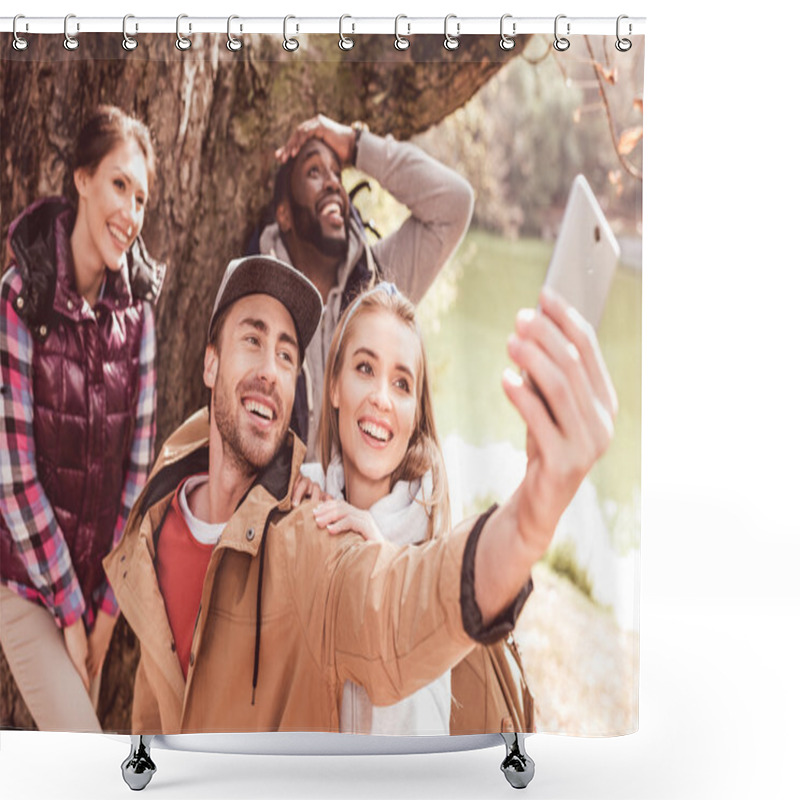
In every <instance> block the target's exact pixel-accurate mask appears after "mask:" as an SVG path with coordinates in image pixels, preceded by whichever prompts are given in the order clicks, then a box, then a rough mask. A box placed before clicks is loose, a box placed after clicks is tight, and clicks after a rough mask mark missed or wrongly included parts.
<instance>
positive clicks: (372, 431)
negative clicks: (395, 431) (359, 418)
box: [358, 422, 392, 442]
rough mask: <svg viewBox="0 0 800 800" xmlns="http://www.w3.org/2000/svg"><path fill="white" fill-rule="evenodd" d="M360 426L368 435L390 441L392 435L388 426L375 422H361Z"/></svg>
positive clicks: (382, 440)
mask: <svg viewBox="0 0 800 800" xmlns="http://www.w3.org/2000/svg"><path fill="white" fill-rule="evenodd" d="M358 427H359V428H361V430H362V431H364V433H366V434H367V435H368V436H372V437H373V438H374V439H378V440H380V441H381V442H388V441H389V439H391V436H392V435H391V433H389V431H387V430H386V428H384V427H382V426H380V425H376V424H375V423H374V422H359V423H358Z"/></svg>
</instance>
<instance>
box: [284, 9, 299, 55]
mask: <svg viewBox="0 0 800 800" xmlns="http://www.w3.org/2000/svg"><path fill="white" fill-rule="evenodd" d="M290 19H297V17H293V16H291V14H290V15H289V16H286V17H284V18H283V49H284V50H287V51H288V52H290V53H293V52H294V51H295V50H297V48H298V47H300V42H298V41H297V39H294V38H292V37H290V36H289V34H288V33H287V29H288V26H289V20H290Z"/></svg>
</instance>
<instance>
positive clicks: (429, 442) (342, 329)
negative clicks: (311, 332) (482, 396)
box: [319, 283, 450, 536]
mask: <svg viewBox="0 0 800 800" xmlns="http://www.w3.org/2000/svg"><path fill="white" fill-rule="evenodd" d="M377 311H386V312H389V313H391V314H394V315H395V317H396V318H397V319H398V320H400V322H402V323H403V324H404V325H406V326H408V328H409V329H410V330H412V331H414V333H415V335H416V337H417V341H418V342H419V349H420V356H421V357H420V375H419V379H418V380H417V410H416V419H415V420H414V431H413V433H412V434H411V438H410V439H409V442H408V449H407V450H406V453H405V456H404V457H403V460H402V461H401V462H400V464H399V465H398V466H397V468H396V469H395V471H394V472H393V473H392V475H391V480H390V491H391V488H393V487H394V485H395V484H396V483H397V481H399V480H404V481H413V480H416V479H418V478H422V476H423V475H425V473H426V472H427V471H428V470H430V471H431V474H432V478H433V491H432V493H431V496H430V497H426V498H425V507H426V511H427V512H428V517H429V518H430V521H431V524H430V528H429V534H430V536H439V535H441V534H443V533H445V532H447V530H448V529H449V528H450V499H449V493H448V490H447V473H446V471H445V467H444V458H443V456H442V448H441V445H440V444H439V436H438V434H437V433H436V422H435V419H434V415H433V404H432V401H431V390H430V382H429V380H428V360H427V357H426V355H425V346H424V344H423V342H422V335H421V334H420V331H419V327H418V326H417V320H416V314H415V310H414V305H413V303H411V301H410V300H408V299H407V298H406V297H404V296H403V295H402V294H400V292H398V291H397V289H396V288H395V287H394V286H393V285H391V284H385V283H380V284H378V285H377V286H376V287H375V288H373V289H371V290H370V291H368V292H366V293H364V294H362V295H360V296H359V297H357V298H356V299H355V300H354V301H353V302H352V303H351V304H350V306H348V308H347V310H346V311H345V313H344V314H343V315H342V317H341V319H340V320H339V324H338V325H337V326H336V330H335V331H334V334H333V341H332V342H331V349H330V352H329V353H328V360H327V364H326V365H325V385H324V389H323V396H322V419H321V420H320V428H319V448H320V451H321V453H320V454H321V458H322V468H323V469H324V470H325V471H326V472H327V470H328V465H329V464H330V462H331V459H332V457H333V453H334V451H335V450H336V451H341V446H342V445H341V439H340V437H339V411H338V409H336V408H334V407H333V403H332V402H331V393H332V391H333V385H334V383H335V382H336V381H337V380H338V379H339V375H340V374H341V372H342V362H343V360H344V353H345V351H346V350H347V345H348V343H349V341H350V340H351V338H352V336H353V324H354V323H355V322H357V321H358V319H359V318H360V317H362V316H364V315H365V314H370V313H375V312H377Z"/></svg>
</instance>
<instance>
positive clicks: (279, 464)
mask: <svg viewBox="0 0 800 800" xmlns="http://www.w3.org/2000/svg"><path fill="white" fill-rule="evenodd" d="M208 437H209V423H208V410H207V409H205V408H203V409H201V410H200V411H197V412H196V413H195V414H193V415H192V416H191V417H189V419H187V420H186V421H185V422H184V423H183V424H182V425H181V426H180V427H179V428H178V429H177V430H176V431H175V432H174V433H173V434H172V435H171V436H170V437H169V438H168V439H167V441H166V443H165V444H164V447H163V448H162V451H161V454H160V455H159V458H158V461H157V463H156V466H155V468H154V470H153V474H152V476H151V478H150V480H149V481H148V483H147V486H146V487H145V489H144V491H143V492H142V503H141V513H142V514H145V513H146V512H147V510H148V508H150V507H151V506H153V505H154V504H155V503H157V502H158V501H159V500H161V499H162V498H164V497H165V496H166V495H167V494H170V493H172V492H174V491H175V489H176V488H177V487H178V485H179V484H180V482H181V481H182V480H183V479H184V478H185V477H187V476H189V475H193V474H197V473H199V472H206V471H208V458H209V450H208ZM304 457H305V445H304V444H303V442H302V441H301V440H300V438H299V437H298V436H296V435H295V434H294V432H293V431H291V430H290V431H289V432H288V434H287V436H286V440H285V442H284V444H283V446H282V447H281V448H280V449H279V451H278V453H277V454H276V455H275V457H274V458H273V459H272V461H271V462H270V463H269V464H268V465H267V467H266V468H265V469H264V470H262V471H261V472H260V473H259V474H258V475H256V477H255V478H254V480H253V482H252V483H251V485H250V488H249V489H248V491H247V492H246V493H245V496H244V497H243V498H242V500H241V501H240V503H239V508H241V507H243V506H245V505H246V503H247V501H248V498H250V497H251V495H253V496H255V497H257V498H260V499H261V501H263V500H264V499H265V497H270V498H272V502H271V505H277V506H279V507H280V509H281V510H282V511H289V510H290V509H291V495H290V492H289V489H290V488H291V486H292V484H293V481H294V478H295V477H296V475H297V473H298V472H299V471H300V465H301V464H302V463H303V458H304ZM236 516H238V511H237V515H236ZM262 516H263V512H262ZM257 533H258V534H260V531H257ZM255 539H256V540H258V541H260V535H259V536H256V537H255ZM249 541H253V539H252V538H251V539H250V540H249ZM248 549H249V548H248Z"/></svg>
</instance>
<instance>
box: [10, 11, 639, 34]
mask: <svg viewBox="0 0 800 800" xmlns="http://www.w3.org/2000/svg"><path fill="white" fill-rule="evenodd" d="M15 20H16V28H15V24H14V23H15ZM645 20H646V18H645V17H627V16H625V15H622V16H621V17H619V18H617V17H570V16H568V15H565V14H560V15H559V16H558V17H557V18H554V17H515V16H513V15H511V14H505V15H503V17H502V18H501V17H459V16H458V15H456V14H450V15H448V16H447V18H445V17H412V16H405V15H402V14H401V15H400V16H398V17H355V16H350V15H348V14H345V15H343V16H342V17H305V16H293V15H290V16H287V17H235V16H234V17H194V16H191V15H188V14H181V15H180V17H177V18H176V17H137V16H135V15H132V14H129V15H127V16H126V17H125V23H124V25H125V33H126V34H127V35H128V36H136V35H137V34H141V33H172V34H175V33H177V32H180V34H181V35H183V36H191V35H192V34H194V33H232V34H234V35H236V36H242V35H247V34H259V33H261V34H276V35H286V34H288V35H291V36H296V35H298V34H309V33H329V34H336V35H348V36H349V35H356V36H357V35H358V34H365V33H371V34H387V35H400V36H413V35H414V34H445V33H447V34H448V35H449V36H452V37H457V36H467V35H475V34H501V33H502V34H504V35H505V36H508V37H513V36H515V35H521V34H530V33H549V34H554V33H555V31H556V28H557V31H558V34H557V35H558V36H571V35H575V36H579V35H582V34H599V35H608V36H614V35H617V36H639V35H643V34H644V32H645ZM65 29H66V33H68V34H69V35H70V36H73V37H77V36H80V35H81V34H84V33H115V32H118V33H120V34H121V33H122V32H123V17H82V16H79V15H73V14H69V15H67V16H66V17H35V16H31V17H28V16H24V15H18V16H17V17H0V32H3V33H12V32H13V31H14V30H16V33H17V34H18V35H20V36H23V35H24V34H32V33H42V34H51V33H52V34H61V35H62V36H63V35H64V34H65Z"/></svg>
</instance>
